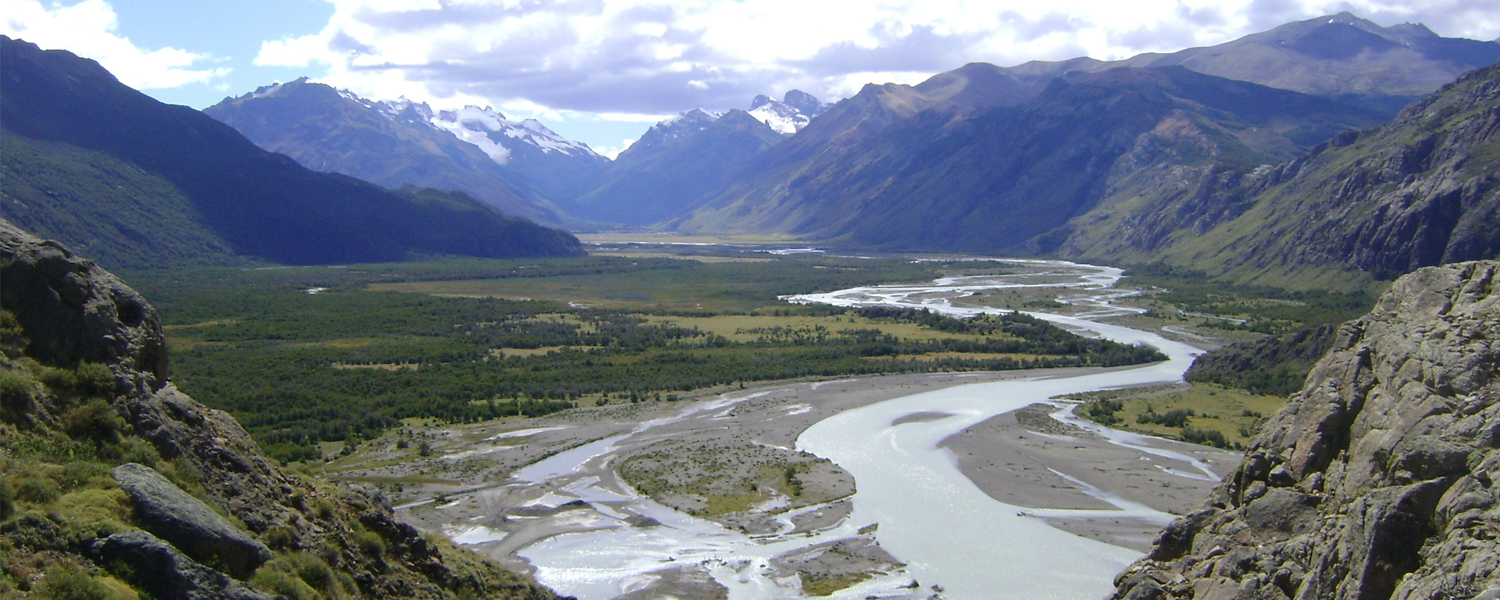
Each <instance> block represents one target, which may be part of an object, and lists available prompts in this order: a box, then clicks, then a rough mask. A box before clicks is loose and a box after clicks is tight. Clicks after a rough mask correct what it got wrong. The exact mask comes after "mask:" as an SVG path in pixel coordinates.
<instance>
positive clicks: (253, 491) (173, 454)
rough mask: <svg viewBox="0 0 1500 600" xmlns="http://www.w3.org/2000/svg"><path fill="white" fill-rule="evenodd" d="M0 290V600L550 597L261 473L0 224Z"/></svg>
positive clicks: (345, 504) (235, 442)
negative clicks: (0, 468) (27, 599)
mask: <svg viewBox="0 0 1500 600" xmlns="http://www.w3.org/2000/svg"><path fill="white" fill-rule="evenodd" d="M7 58H9V55H7ZM12 64H13V63H11V62H9V61H8V62H7V63H6V67H7V69H6V70H7V74H9V72H10V68H11V65H12ZM79 74H80V75H81V74H85V73H83V72H80V73H79ZM10 81H13V80H9V79H7V82H10ZM6 91H7V93H9V91H10V88H9V86H7V90H6ZM0 280H4V282H5V285H4V286H3V287H0V309H3V311H0V331H3V333H4V336H3V337H0V372H3V374H4V376H3V377H4V378H3V381H4V385H3V394H4V403H3V405H0V421H3V422H4V427H3V431H0V442H3V444H4V447H5V448H6V456H5V472H4V473H3V474H0V522H3V524H4V531H5V543H4V544H3V547H0V557H3V558H4V562H5V564H6V565H7V568H6V569H5V570H4V572H3V573H0V595H5V596H7V597H13V596H17V595H20V596H28V595H29V596H34V597H38V598H135V597H137V596H138V594H137V592H136V590H139V591H140V592H142V594H139V595H140V596H141V597H151V598H220V599H225V600H273V599H274V598H287V597H292V598H323V597H328V598H345V597H352V596H357V597H362V598H422V599H429V600H440V599H453V598H472V597H483V598H498V599H506V600H557V596H556V595H555V594H553V593H552V592H550V591H549V590H547V589H546V588H543V587H541V586H540V585H537V584H536V583H535V582H534V581H531V580H529V578H526V577H524V576H521V575H518V574H516V573H513V572H510V571H508V570H506V569H504V568H503V567H500V566H499V565H496V564H494V563H490V562H488V561H486V560H484V559H482V558H480V557H479V556H478V555H475V554H472V553H469V552H468V551H466V550H461V549H459V548H456V547H454V546H453V545H452V544H451V543H449V542H448V541H447V540H446V539H443V538H442V537H440V536H439V537H434V538H431V539H429V538H426V537H423V536H422V535H421V534H420V533H419V532H418V531H417V530H416V529H415V528H413V527H411V526H410V525H407V524H404V523H401V522H400V521H397V520H396V518H395V515H394V514H393V512H392V509H391V507H390V504H389V502H388V501H387V500H386V499H385V498H384V496H383V495H381V494H380V493H379V492H377V491H374V490H373V489H366V490H356V489H348V488H342V487H338V486H335V485H332V484H329V483H326V482H315V481H314V480H312V479H310V478H308V477H305V476H299V475H293V474H289V473H287V472H285V471H283V470H282V469H281V468H278V467H277V466H276V465H275V464H274V463H273V462H272V461H271V460H270V459H268V458H267V457H266V455H265V454H264V453H262V452H261V450H260V448H259V447H258V446H257V445H256V443H255V441H254V440H252V439H251V438H250V436H249V434H247V433H246V432H245V430H244V428H242V427H241V426H240V424H239V423H237V422H235V420H234V418H233V417H231V416H229V415H228V414H227V413H224V412H222V411H218V410H213V409H209V408H207V407H205V406H203V405H202V404H199V403H198V402H197V401H195V400H193V399H192V398H190V397H188V396H187V395H185V394H183V393H182V392H180V391H178V390H177V388H176V387H175V386H173V385H172V383H171V382H170V380H169V379H168V374H169V372H170V368H169V367H170V365H169V363H168V359H167V351H166V337H165V334H164V333H163V330H162V325H161V320H160V318H159V317H158V316H157V313H156V311H155V310H154V309H153V308H152V307H151V304H150V303H149V302H147V301H146V300H145V299H144V298H142V297H141V296H140V295H139V294H138V293H136V292H135V291H134V290H132V289H130V288H129V287H128V286H126V285H125V284H124V283H123V282H121V281H120V280H119V279H118V278H116V277H115V276H114V275H111V274H110V273H108V272H106V271H104V270H103V269H102V268H100V267H99V266H98V265H97V264H95V263H94V262H93V261H91V260H87V259H84V258H82V257H79V256H76V255H74V254H73V253H72V252H71V251H69V250H68V249H67V248H66V247H65V246H62V245H60V244H58V243H57V242H54V241H42V240H40V239H37V238H36V237H33V236H31V235H30V234H27V233H25V232H22V231H21V230H18V229H16V228H15V227H14V226H13V225H12V224H11V223H9V222H7V221H5V220H4V219H0ZM226 517H227V518H226ZM23 565H24V566H23ZM127 584H128V585H129V586H133V587H134V589H132V587H127Z"/></svg>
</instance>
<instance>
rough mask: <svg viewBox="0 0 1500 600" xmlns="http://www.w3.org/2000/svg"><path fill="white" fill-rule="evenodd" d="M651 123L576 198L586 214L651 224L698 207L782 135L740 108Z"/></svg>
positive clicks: (630, 222)
mask: <svg viewBox="0 0 1500 600" xmlns="http://www.w3.org/2000/svg"><path fill="white" fill-rule="evenodd" d="M687 114H688V115H691V116H689V117H687V118H685V119H682V120H674V121H671V122H669V123H664V124H661V125H658V126H656V127H653V128H652V129H651V130H648V131H647V132H646V134H645V135H643V136H642V138H641V141H640V142H637V144H636V145H634V146H631V147H630V148H628V149H626V150H625V151H624V152H621V153H620V157H619V158H618V159H617V160H615V162H614V163H613V164H611V165H610V167H609V169H608V170H606V171H605V172H604V174H603V175H602V176H601V177H600V180H601V182H602V183H601V184H600V185H599V187H598V188H597V189H595V190H593V191H591V192H589V193H588V194H586V195H584V196H583V197H581V198H579V199H578V200H577V202H576V206H577V209H576V210H577V211H578V212H579V213H580V214H581V215H582V216H584V217H585V218H589V219H593V220H597V221H606V222H614V223H624V224H627V225H650V224H652V223H656V222H659V221H664V220H666V219H670V218H672V217H674V216H677V215H680V214H682V213H684V212H687V211H689V210H692V209H693V208H696V207H697V206H698V205H699V204H701V203H702V199H703V198H706V197H709V196H711V195H712V194H713V193H715V192H716V191H718V190H720V189H723V187H724V184H725V179H726V178H727V177H728V176H729V174H731V173H733V172H735V171H736V170H737V169H739V168H740V167H741V166H743V165H744V164H745V163H746V162H747V161H749V160H750V159H752V158H754V157H755V156H757V155H759V154H760V153H761V152H763V151H765V150H766V149H768V148H771V147H772V146H775V145H777V144H779V143H781V142H782V140H783V136H782V135H781V134H779V133H777V132H776V131H774V130H772V129H771V127H770V126H768V125H766V124H765V122H763V121H761V120H759V119H757V118H756V117H754V116H751V115H750V114H749V113H746V112H745V111H742V110H732V111H729V112H727V113H725V114H724V115H723V116H721V117H718V118H715V119H712V120H710V119H709V118H708V115H707V113H704V112H702V111H697V112H689V113H687Z"/></svg>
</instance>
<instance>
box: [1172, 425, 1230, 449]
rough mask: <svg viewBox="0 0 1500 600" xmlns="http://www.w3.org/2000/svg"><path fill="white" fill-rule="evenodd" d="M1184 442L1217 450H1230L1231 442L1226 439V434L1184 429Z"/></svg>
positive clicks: (1209, 430)
mask: <svg viewBox="0 0 1500 600" xmlns="http://www.w3.org/2000/svg"><path fill="white" fill-rule="evenodd" d="M1182 441H1184V442H1189V443H1193V444H1203V445H1205V446H1213V447H1215V448H1229V440H1227V439H1225V438H1224V434H1223V433H1220V432H1219V431H1217V430H1213V429H1194V428H1192V427H1186V428H1183V430H1182Z"/></svg>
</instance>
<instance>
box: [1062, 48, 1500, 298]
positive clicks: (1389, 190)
mask: <svg viewBox="0 0 1500 600" xmlns="http://www.w3.org/2000/svg"><path fill="white" fill-rule="evenodd" d="M1497 172H1500V65H1496V66H1491V67H1488V68H1485V69H1480V70H1477V71H1474V72H1472V73H1470V74H1468V75H1466V76H1464V77H1463V78H1461V79H1460V80H1459V81H1457V82H1454V83H1453V84H1451V85H1449V86H1448V87H1446V88H1444V89H1443V90H1442V91H1440V92H1438V93H1437V94H1434V95H1433V96H1431V97H1429V98H1427V99H1425V100H1423V101H1421V102H1418V103H1416V104H1413V105H1412V106H1410V107H1408V108H1407V109H1406V110H1404V111H1403V112H1402V113H1401V115H1400V116H1399V117H1398V118H1397V119H1396V121H1394V122H1393V123H1390V124H1388V125H1385V126H1383V127H1380V128H1377V129H1374V130H1371V131H1366V132H1363V133H1358V134H1356V133H1352V132H1351V133H1349V134H1344V135H1340V136H1338V137H1337V138H1335V139H1334V140H1332V141H1331V143H1329V144H1326V145H1324V146H1322V147H1320V148H1319V149H1318V151H1316V152H1313V153H1312V154H1310V155H1308V156H1306V157H1304V158H1301V159H1298V160H1296V161H1293V162H1291V163H1287V164H1284V165H1281V166H1278V167H1275V168H1271V167H1267V168H1265V169H1262V170H1261V172H1260V173H1259V176H1258V177H1255V178H1252V180H1250V181H1247V182H1245V183H1243V184H1241V186H1240V191H1239V192H1238V194H1239V195H1241V196H1242V197H1245V198H1246V200H1245V204H1246V205H1248V208H1246V209H1245V210H1244V212H1243V214H1242V215H1239V216H1237V217H1236V218H1234V219H1231V220H1227V221H1224V222H1222V223H1220V224H1217V225H1216V226H1214V227H1212V228H1207V229H1204V230H1202V231H1192V230H1183V229H1178V230H1176V231H1174V232H1173V233H1171V234H1169V238H1168V239H1167V240H1166V242H1165V243H1163V244H1159V245H1150V244H1145V243H1142V239H1141V238H1139V237H1134V236H1132V235H1130V233H1131V230H1132V229H1139V227H1137V226H1136V225H1135V224H1134V223H1131V222H1130V219H1127V221H1126V224H1125V225H1124V227H1123V230H1122V231H1120V232H1117V233H1116V234H1114V235H1115V237H1116V239H1117V240H1118V242H1117V243H1116V244H1115V245H1113V246H1112V247H1103V248H1096V249H1093V250H1086V251H1081V252H1077V255H1078V256H1080V257H1103V256H1105V255H1113V256H1114V257H1116V259H1117V260H1118V259H1120V258H1125V259H1133V258H1145V257H1147V256H1150V257H1153V258H1157V259H1162V260H1165V261H1167V262H1169V263H1173V264H1177V265H1181V266H1189V267H1192V268H1197V269H1201V270H1205V271H1208V272H1213V273H1221V272H1222V273H1227V274H1229V275H1230V276H1231V277H1233V278H1235V279H1236V280H1239V281H1242V282H1248V283H1268V284H1278V285H1288V284H1296V285H1299V286H1304V287H1305V286H1307V285H1312V284H1315V283H1325V284H1326V283H1343V284H1344V285H1348V284H1349V283H1350V282H1357V281H1359V280H1360V279H1362V278H1375V279H1391V278H1394V277H1396V276H1398V275H1400V274H1402V273H1406V272H1410V271H1412V270H1414V269H1416V268H1419V267H1423V266H1430V265H1436V264H1441V263H1447V262H1455V261H1462V260H1474V259H1487V258H1495V257H1497V256H1500V176H1497V175H1496V173H1497ZM1143 216H1144V214H1143ZM1133 219H1134V220H1136V221H1139V220H1141V219H1140V218H1138V217H1133ZM1075 242H1076V240H1075ZM1314 273H1316V274H1319V275H1320V276H1321V277H1319V278H1317V279H1311V278H1309V275H1310V274H1314Z"/></svg>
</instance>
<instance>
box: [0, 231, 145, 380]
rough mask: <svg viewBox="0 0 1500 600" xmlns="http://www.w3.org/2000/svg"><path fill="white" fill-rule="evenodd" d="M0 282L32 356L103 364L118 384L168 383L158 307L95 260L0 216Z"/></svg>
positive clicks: (0, 295)
mask: <svg viewBox="0 0 1500 600" xmlns="http://www.w3.org/2000/svg"><path fill="white" fill-rule="evenodd" d="M0 281H4V285H0V303H3V305H4V306H5V308H6V309H8V310H10V311H11V312H13V313H15V315H16V318H17V319H19V320H20V321H21V326H22V327H24V328H25V329H26V333H27V336H28V337H29V338H31V340H32V346H33V347H32V348H29V349H28V351H29V352H31V353H32V354H33V355H35V356H37V357H39V358H41V359H43V360H49V361H53V362H57V363H61V364H72V363H76V362H78V361H90V362H97V363H103V364H105V365H108V366H109V367H110V368H111V369H112V370H113V371H114V372H115V374H116V375H117V376H120V377H121V378H122V380H123V381H122V382H121V383H122V385H124V384H128V383H134V384H135V385H137V386H143V387H149V388H151V389H156V388H160V387H161V386H162V385H164V384H166V381H167V344H166V338H165V337H164V336H163V335H162V333H161V320H160V319H159V318H157V316H156V310H155V309H153V308H151V305H150V304H148V303H147V302H146V300H145V299H144V298H142V297H141V295H140V294H137V293H136V292H135V290H132V289H130V288H129V287H128V286H126V285H125V284H124V283H123V282H121V281H120V280H119V279H118V278H116V277H115V276H114V275H112V274H110V273H109V272H107V271H105V270H104V269H101V268H99V267H98V266H97V265H95V264H94V263H93V262H92V261H89V260H86V259H83V258H79V257H77V256H74V255H73V253H72V252H70V251H68V249H67V248H64V247H63V246H62V245H61V244H58V243H57V242H53V241H42V240H39V239H37V238H36V237H34V236H32V235H31V234H28V233H26V232H23V231H21V230H20V229H17V228H16V227H15V226H14V225H12V224H11V223H10V222H9V221H6V220H4V219H0ZM131 380H133V381H131ZM122 391H123V390H122Z"/></svg>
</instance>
